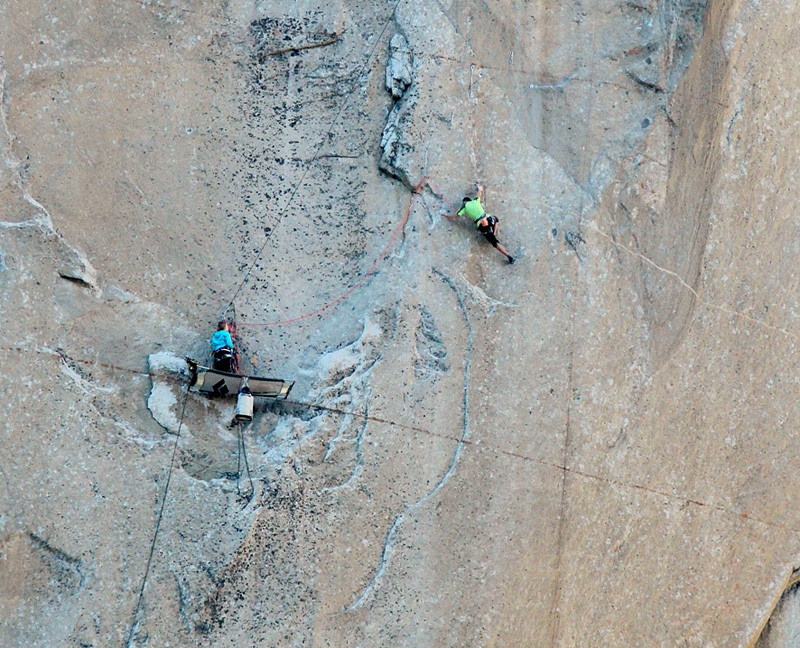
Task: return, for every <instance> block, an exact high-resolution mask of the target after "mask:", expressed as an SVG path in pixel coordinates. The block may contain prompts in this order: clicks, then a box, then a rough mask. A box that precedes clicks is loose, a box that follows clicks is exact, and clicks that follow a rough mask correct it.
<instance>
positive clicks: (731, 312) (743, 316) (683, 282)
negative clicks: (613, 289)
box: [589, 222, 800, 340]
mask: <svg viewBox="0 0 800 648" xmlns="http://www.w3.org/2000/svg"><path fill="white" fill-rule="evenodd" d="M589 227H590V228H591V229H593V230H594V231H595V232H597V233H598V234H600V236H602V237H604V238H606V239H608V240H609V241H611V243H612V245H614V246H615V247H618V248H621V249H623V250H625V252H627V253H628V254H630V255H632V256H635V257H638V258H640V259H642V260H643V261H644V262H645V263H647V264H649V265H651V266H653V267H654V268H656V269H657V270H659V271H660V272H663V273H664V274H667V275H669V276H671V277H674V278H675V279H677V280H678V282H679V283H680V284H681V285H682V286H683V287H684V288H686V289H687V290H689V291H690V292H691V293H692V295H694V297H695V299H697V301H698V302H700V303H701V304H703V305H704V306H706V307H708V308H711V309H713V310H718V311H720V312H722V313H725V314H726V315H733V316H734V317H738V318H741V319H743V320H747V321H748V322H752V323H754V324H758V325H759V326H762V327H764V328H766V329H769V330H772V331H777V332H778V333H782V334H783V335H785V336H786V337H790V338H792V339H793V340H800V337H798V336H797V335H795V334H794V333H791V332H790V331H787V330H786V329H784V328H781V327H780V326H774V325H772V324H768V323H767V322H765V321H764V320H760V319H758V318H757V317H752V316H751V315H748V314H746V313H742V312H741V311H737V310H734V309H733V308H728V307H727V306H718V305H717V304H712V303H711V302H709V301H706V300H705V299H703V298H702V297H701V296H700V293H698V292H697V290H695V289H694V288H693V287H692V286H690V285H689V284H688V283H687V282H686V280H685V279H684V278H683V277H681V276H680V275H679V274H678V273H677V272H674V271H673V270H669V269H668V268H663V267H661V266H660V265H658V264H657V263H656V262H655V261H653V260H651V259H649V258H648V257H646V256H645V255H644V254H642V253H641V252H637V251H636V250H632V249H631V248H629V247H628V246H627V245H625V244H623V243H620V242H619V241H615V240H614V239H613V238H612V237H611V236H609V235H608V234H606V233H605V232H604V231H603V230H601V229H600V228H599V227H598V226H597V225H596V224H595V223H594V222H590V223H589Z"/></svg>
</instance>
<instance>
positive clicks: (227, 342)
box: [211, 331, 233, 351]
mask: <svg viewBox="0 0 800 648" xmlns="http://www.w3.org/2000/svg"><path fill="white" fill-rule="evenodd" d="M211 348H212V349H214V351H219V350H220V349H225V348H227V349H232V348H233V340H232V339H231V334H230V333H228V331H217V332H216V333H214V335H212V336H211Z"/></svg>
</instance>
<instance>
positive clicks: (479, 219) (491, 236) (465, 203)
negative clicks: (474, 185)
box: [450, 185, 514, 263]
mask: <svg viewBox="0 0 800 648" xmlns="http://www.w3.org/2000/svg"><path fill="white" fill-rule="evenodd" d="M481 198H483V185H478V195H477V196H476V197H475V198H470V197H469V196H467V197H465V198H464V200H462V201H461V209H459V210H458V212H456V214H455V215H454V216H450V218H457V217H459V216H467V217H468V218H469V219H470V220H471V221H472V222H473V223H475V225H476V226H477V228H478V231H479V232H480V233H481V234H483V236H484V237H485V238H486V240H487V241H489V243H491V244H492V245H493V246H494V247H496V248H497V250H498V251H499V252H501V253H502V254H504V255H505V256H506V258H507V259H508V262H509V263H514V257H512V256H511V255H510V254H509V253H508V252H507V251H506V249H505V248H504V247H503V246H502V245H500V242H499V241H498V240H497V232H498V230H499V229H500V220H499V219H498V218H497V217H495V216H490V215H489V214H487V213H486V211H485V210H484V209H483V205H482V204H481Z"/></svg>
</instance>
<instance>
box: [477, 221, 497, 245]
mask: <svg viewBox="0 0 800 648" xmlns="http://www.w3.org/2000/svg"><path fill="white" fill-rule="evenodd" d="M486 220H487V221H488V222H487V224H486V225H484V226H482V227H478V231H479V232H480V233H481V234H483V236H484V238H485V239H486V240H487V241H489V243H491V244H492V245H494V246H495V247H497V245H498V243H500V241H498V240H497V237H496V236H495V235H494V232H493V231H492V230H493V229H494V226H495V225H496V224H497V218H495V217H494V216H489V217H488V218H487V219H486Z"/></svg>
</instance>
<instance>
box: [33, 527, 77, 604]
mask: <svg viewBox="0 0 800 648" xmlns="http://www.w3.org/2000/svg"><path fill="white" fill-rule="evenodd" d="M28 538H29V539H30V541H31V543H32V544H33V546H34V547H36V548H37V549H41V550H42V551H45V552H46V553H48V554H50V555H51V556H53V558H55V559H56V560H57V561H58V562H59V563H64V564H66V566H67V567H68V569H69V570H70V571H74V572H76V573H77V575H78V577H79V583H78V586H77V589H76V593H77V594H79V593H80V592H81V590H82V589H83V586H84V584H85V583H86V574H84V573H83V561H82V560H81V559H80V558H74V557H73V556H70V555H69V554H68V553H67V552H66V551H64V550H63V549H59V548H58V547H55V546H53V545H52V544H50V542H49V541H47V540H45V539H44V538H42V537H41V536H39V535H37V534H36V533H34V532H33V531H29V532H28Z"/></svg>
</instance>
